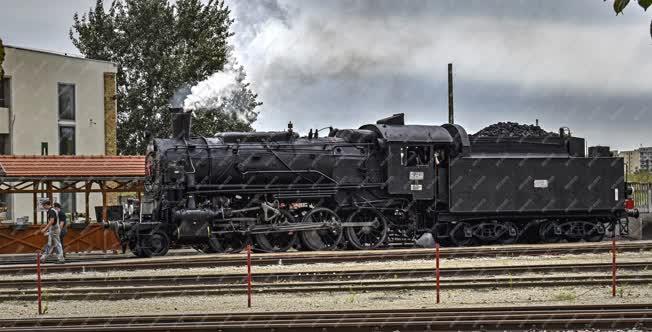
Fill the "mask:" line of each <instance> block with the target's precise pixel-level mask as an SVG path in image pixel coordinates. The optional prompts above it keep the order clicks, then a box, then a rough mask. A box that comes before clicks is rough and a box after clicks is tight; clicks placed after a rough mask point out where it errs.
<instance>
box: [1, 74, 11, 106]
mask: <svg viewBox="0 0 652 332" xmlns="http://www.w3.org/2000/svg"><path fill="white" fill-rule="evenodd" d="M0 107H9V79H8V78H4V79H3V78H0Z"/></svg>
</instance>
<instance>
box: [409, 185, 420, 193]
mask: <svg viewBox="0 0 652 332" xmlns="http://www.w3.org/2000/svg"><path fill="white" fill-rule="evenodd" d="M410 189H412V190H415V191H416V190H423V185H420V184H413V185H411V186H410Z"/></svg>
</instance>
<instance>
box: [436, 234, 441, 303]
mask: <svg viewBox="0 0 652 332" xmlns="http://www.w3.org/2000/svg"><path fill="white" fill-rule="evenodd" d="M435 261H436V263H435V276H436V279H437V304H439V288H440V286H439V241H437V242H435Z"/></svg>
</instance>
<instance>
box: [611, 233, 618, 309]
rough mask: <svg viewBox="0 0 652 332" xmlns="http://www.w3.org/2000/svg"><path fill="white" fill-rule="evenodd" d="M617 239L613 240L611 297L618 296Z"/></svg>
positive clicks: (613, 238)
mask: <svg viewBox="0 0 652 332" xmlns="http://www.w3.org/2000/svg"><path fill="white" fill-rule="evenodd" d="M617 268H618V267H617V266H616V238H615V237H612V238H611V296H613V297H615V296H616V269H617Z"/></svg>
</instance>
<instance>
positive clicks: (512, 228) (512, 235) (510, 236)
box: [496, 221, 518, 244]
mask: <svg viewBox="0 0 652 332" xmlns="http://www.w3.org/2000/svg"><path fill="white" fill-rule="evenodd" d="M496 232H497V237H498V242H499V243H501V244H513V243H515V242H516V240H517V239H518V228H517V227H516V225H515V224H514V223H513V222H510V221H507V222H504V223H500V224H499V225H498V227H497V230H496Z"/></svg>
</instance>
